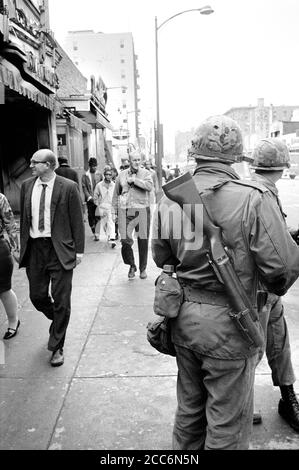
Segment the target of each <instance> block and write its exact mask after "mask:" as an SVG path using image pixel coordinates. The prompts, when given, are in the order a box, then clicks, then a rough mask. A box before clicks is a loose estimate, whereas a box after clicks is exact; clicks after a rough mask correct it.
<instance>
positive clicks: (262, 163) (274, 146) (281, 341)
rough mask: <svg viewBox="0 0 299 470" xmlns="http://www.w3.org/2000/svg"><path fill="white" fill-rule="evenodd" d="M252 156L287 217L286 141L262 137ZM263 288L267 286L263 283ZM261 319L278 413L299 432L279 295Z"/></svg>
mask: <svg viewBox="0 0 299 470" xmlns="http://www.w3.org/2000/svg"><path fill="white" fill-rule="evenodd" d="M252 157H253V164H252V168H253V169H254V174H253V175H252V180H253V181H256V182H258V183H259V184H261V185H263V186H264V187H265V188H267V189H268V191H269V195H270V196H271V197H272V198H273V201H274V203H276V204H277V205H278V207H279V210H280V212H281V218H282V219H283V220H284V219H285V217H286V215H285V214H284V212H283V209H282V205H281V202H280V199H279V195H278V189H277V186H276V184H275V183H276V182H277V181H278V180H279V179H280V178H281V177H282V173H283V170H284V169H285V168H290V155H289V151H288V148H287V146H286V144H284V143H283V142H282V141H280V140H279V139H277V138H268V139H262V140H261V141H260V142H259V143H258V144H257V146H256V147H255V149H254V151H253V154H252ZM289 231H290V233H291V235H292V236H293V237H294V238H296V237H297V236H298V229H290V228H289ZM297 249H298V250H299V248H297ZM261 289H265V287H264V286H261ZM262 319H263V322H264V329H265V332H266V356H267V359H268V364H269V366H270V369H271V372H272V381H273V385H274V387H279V388H280V392H281V399H280V400H279V404H278V413H279V414H280V415H281V416H282V417H283V418H284V419H285V421H286V422H287V423H288V424H289V425H290V426H291V427H292V428H293V429H295V430H296V431H297V432H299V403H298V400H297V397H296V394H295V391H294V387H293V384H294V383H295V381H296V377H295V373H294V368H293V364H292V360H291V347H290V341H289V333H288V327H287V323H286V319H285V316H284V308H283V304H282V301H281V298H280V297H279V296H277V295H275V294H273V293H271V292H269V294H268V300H267V303H266V306H265V310H264V314H263V316H262ZM254 418H255V419H254V422H259V421H261V419H258V416H257V415H255V417H254Z"/></svg>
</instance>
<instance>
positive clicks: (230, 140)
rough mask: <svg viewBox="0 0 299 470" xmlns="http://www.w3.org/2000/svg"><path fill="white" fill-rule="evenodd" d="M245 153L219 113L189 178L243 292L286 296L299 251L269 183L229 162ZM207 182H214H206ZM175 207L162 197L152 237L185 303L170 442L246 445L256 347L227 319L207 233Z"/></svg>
mask: <svg viewBox="0 0 299 470" xmlns="http://www.w3.org/2000/svg"><path fill="white" fill-rule="evenodd" d="M242 151H243V146H242V137H241V132H240V129H239V127H238V125H237V123H236V122H235V121H233V120H232V119H230V118H227V117H224V116H218V117H213V118H210V119H208V120H207V121H205V122H204V123H203V124H202V125H201V126H200V127H199V128H198V130H197V132H196V135H195V138H194V140H193V142H192V148H191V151H190V152H191V154H192V155H193V156H195V157H196V160H197V163H198V166H197V169H196V171H195V174H194V182H195V184H196V186H197V188H198V190H199V192H203V191H204V193H203V195H202V197H203V199H204V201H205V204H206V206H207V208H208V211H209V214H210V216H211V217H212V219H213V221H214V223H215V224H216V225H217V226H219V227H221V229H222V233H223V240H224V243H225V245H226V246H227V248H228V250H229V253H230V255H231V257H232V260H233V263H234V267H235V270H236V273H237V275H238V276H239V278H240V280H241V282H242V284H243V286H244V288H245V290H246V292H247V295H248V296H249V297H250V299H251V301H252V303H253V305H254V306H255V307H256V293H257V288H258V286H259V282H260V279H262V280H263V282H264V283H265V284H266V285H267V289H268V290H269V291H270V292H273V293H275V294H277V295H283V294H284V293H285V292H286V291H287V289H288V288H289V287H290V286H291V285H292V284H293V282H294V281H295V280H296V279H297V277H298V275H299V263H298V262H299V252H298V250H297V246H296V244H295V243H294V241H293V240H292V238H291V236H290V235H289V233H288V232H287V230H286V227H285V223H284V220H283V217H282V215H281V212H280V210H279V208H278V206H277V204H274V203H273V200H272V197H271V196H270V194H269V191H267V189H266V188H263V187H262V186H261V187H260V186H259V185H257V184H256V185H255V184H254V183H250V182H249V183H242V182H241V181H239V179H238V176H237V175H236V173H235V172H234V170H233V169H232V168H231V167H230V164H232V163H233V162H235V161H240V158H241V155H242ZM210 188H213V189H210ZM171 210H173V213H174V214H178V213H180V211H181V209H180V208H179V207H178V205H177V204H176V203H174V202H171V201H170V200H169V199H167V198H166V197H164V198H162V200H161V201H160V203H159V205H158V208H157V211H156V214H155V218H154V227H153V233H154V234H156V233H157V234H159V236H157V237H156V238H154V239H153V240H152V251H153V258H154V260H155V262H156V264H157V266H159V267H163V265H164V264H173V265H175V266H176V273H177V276H178V279H179V280H180V283H181V284H182V285H183V286H184V303H183V305H182V308H181V311H180V313H179V316H178V317H177V318H176V319H175V320H174V322H173V333H172V337H173V342H174V344H175V348H176V352H177V365H178V381H177V399H178V407H177V412H176V418H175V424H174V431H173V448H174V449H176V450H178V449H184V450H186V449H189V450H195V449H196V450H198V449H203V448H204V449H247V448H248V446H249V437H250V432H251V426H252V414H253V385H254V373H255V367H256V364H257V361H258V357H259V353H260V351H259V350H258V349H257V348H255V347H252V346H249V345H248V344H247V342H246V341H245V340H244V339H243V337H242V336H241V334H240V332H239V331H238V330H237V328H236V326H235V325H234V323H233V322H232V320H231V318H230V316H229V313H230V312H232V309H231V307H230V304H229V300H228V297H227V295H226V293H225V291H224V288H223V285H222V284H221V283H220V282H219V281H218V279H217V278H216V276H215V274H214V271H213V270H212V268H211V267H210V265H209V263H208V259H207V256H206V255H207V253H208V251H209V240H208V239H207V237H206V236H205V234H203V239H202V243H201V244H199V245H197V246H195V245H194V244H192V243H190V240H189V239H188V237H186V231H184V230H182V231H181V232H180V233H178V224H179V225H180V226H181V227H183V224H184V222H181V220H182V221H183V220H184V218H183V214H182V213H180V214H179V216H176V217H173V216H172V217H169V212H171Z"/></svg>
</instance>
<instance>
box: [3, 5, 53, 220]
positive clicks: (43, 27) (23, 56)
mask: <svg viewBox="0 0 299 470" xmlns="http://www.w3.org/2000/svg"><path fill="white" fill-rule="evenodd" d="M60 60H61V56H60V54H59V53H58V52H57V43H56V41H55V40H54V38H53V37H52V35H51V33H50V32H49V28H48V5H47V1H45V0H36V1H32V0H19V1H18V2H17V3H16V2H12V1H9V0H4V1H3V0H2V1H1V0H0V113H1V117H2V119H1V139H0V191H1V192H4V194H5V195H6V196H7V198H8V199H9V201H10V203H11V206H12V208H13V210H14V211H15V212H18V211H19V194H20V188H21V184H22V182H23V181H24V180H25V179H26V178H28V177H29V176H31V170H30V168H29V166H30V158H31V157H32V154H33V153H34V152H35V151H36V150H38V149H40V148H50V149H52V150H53V151H54V152H56V151H57V137H56V123H55V116H56V114H57V113H58V112H59V111H60V110H61V105H60V104H59V103H58V102H57V101H56V100H55V94H56V91H57V88H58V86H59V84H58V78H57V75H56V67H57V64H58V63H59V61H60Z"/></svg>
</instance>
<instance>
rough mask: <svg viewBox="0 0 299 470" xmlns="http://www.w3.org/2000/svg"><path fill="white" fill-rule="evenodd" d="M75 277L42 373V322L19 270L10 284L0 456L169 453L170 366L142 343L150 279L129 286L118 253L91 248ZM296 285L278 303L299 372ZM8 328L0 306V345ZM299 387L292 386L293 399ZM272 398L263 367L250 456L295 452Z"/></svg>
mask: <svg viewBox="0 0 299 470" xmlns="http://www.w3.org/2000/svg"><path fill="white" fill-rule="evenodd" d="M86 235H87V236H86V238H87V243H86V245H87V246H86V254H85V256H84V260H83V262H82V264H81V265H80V266H79V267H78V268H77V270H75V273H74V281H73V295H72V315H71V321H70V325H69V328H68V332H67V338H66V344H65V364H64V365H63V366H62V367H59V368H57V369H56V368H52V367H51V366H50V365H49V358H50V356H51V353H50V352H49V351H48V350H47V347H46V345H47V340H48V328H49V321H48V320H47V319H46V318H45V317H44V316H43V315H42V314H41V313H39V312H37V311H36V310H35V309H34V308H33V306H32V305H31V303H30V301H29V300H28V284H27V278H26V274H25V271H24V269H22V270H18V269H15V272H14V279H13V282H14V284H13V286H14V289H15V291H16V293H17V295H18V300H19V303H20V306H21V309H20V320H21V327H20V330H19V333H18V335H17V336H16V338H14V339H13V340H11V341H7V342H6V343H5V362H6V363H5V366H1V365H0V423H1V426H0V450H4V449H19V450H21V449H25V450H28V449H30V450H43V449H50V450H60V449H63V450H66V449H68V450H73V449H75V450H79V449H82V450H88V449H94V450H112V449H113V450H156V449H160V450H171V434H172V426H173V419H174V414H175V409H176V362H175V359H174V358H172V357H168V356H164V355H162V354H159V353H158V352H156V351H155V350H154V349H153V348H152V347H151V346H150V345H149V344H148V342H147V340H146V328H145V327H146V324H147V322H148V321H149V320H150V319H152V318H153V316H154V314H153V310H152V303H153V293H154V280H155V278H156V277H157V275H158V273H159V272H160V270H159V269H157V268H156V266H155V265H154V263H153V261H152V260H151V255H149V266H148V275H149V276H148V279H146V280H141V279H139V277H138V276H136V279H135V280H134V281H131V282H130V281H128V279H127V272H128V267H127V266H124V265H123V262H122V260H121V256H120V245H119V243H118V245H117V247H116V248H115V249H114V250H112V249H111V248H109V247H108V246H107V244H106V243H105V242H103V241H101V242H99V243H96V242H94V241H93V240H92V237H91V235H90V232H89V228H87V229H86ZM298 296H299V282H297V284H296V285H295V286H294V287H293V288H292V289H291V293H290V294H288V295H287V296H285V306H286V313H287V320H288V325H289V330H290V336H291V343H292V353H293V363H294V367H295V370H298V369H299V318H298V313H297V311H296V304H297V299H298ZM5 330H6V322H5V316H4V313H3V309H2V306H0V337H1V338H2V336H3V334H4V332H5ZM298 387H299V382H297V383H296V390H297V393H298V392H299V389H298ZM278 400H279V390H277V389H276V388H275V389H274V387H273V386H272V383H271V376H270V370H269V368H268V366H267V363H266V361H265V359H264V360H263V361H262V364H261V365H260V366H259V368H258V371H257V377H256V398H255V402H256V406H255V407H256V409H257V410H261V412H262V415H263V423H262V424H261V425H259V426H254V430H253V435H252V445H251V447H252V448H253V449H299V436H298V434H296V433H295V432H293V431H292V430H291V428H290V427H289V426H288V425H287V424H285V422H284V421H283V420H282V419H281V418H280V416H279V415H278V413H277V404H278Z"/></svg>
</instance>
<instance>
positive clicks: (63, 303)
mask: <svg viewBox="0 0 299 470" xmlns="http://www.w3.org/2000/svg"><path fill="white" fill-rule="evenodd" d="M56 164H57V160H56V157H55V155H54V153H53V152H52V151H51V150H49V149H43V150H38V151H37V152H35V153H34V154H33V156H32V158H31V164H30V167H31V168H32V174H33V177H32V178H30V179H28V180H26V181H25V182H24V183H23V184H22V187H21V221H20V241H21V252H20V267H21V268H22V267H26V273H27V277H28V280H29V292H30V299H31V302H32V303H33V305H34V307H35V308H36V309H37V310H39V311H40V312H42V313H43V314H44V315H45V316H46V317H47V318H48V319H49V320H50V321H51V325H50V330H49V333H50V337H49V341H48V349H49V351H52V357H51V360H50V363H51V365H52V366H53V367H58V366H61V365H62V364H63V362H64V352H63V347H64V342H65V336H66V330H67V326H68V323H69V319H70V314H71V291H72V277H73V270H74V268H75V267H76V266H77V265H78V264H79V263H80V262H81V260H82V257H83V252H84V222H83V213H82V204H81V198H80V193H79V188H78V185H77V184H76V183H75V182H73V181H71V180H69V179H66V178H63V177H61V176H59V175H56V173H55V167H56ZM50 286H51V295H50V294H49V287H50Z"/></svg>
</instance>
